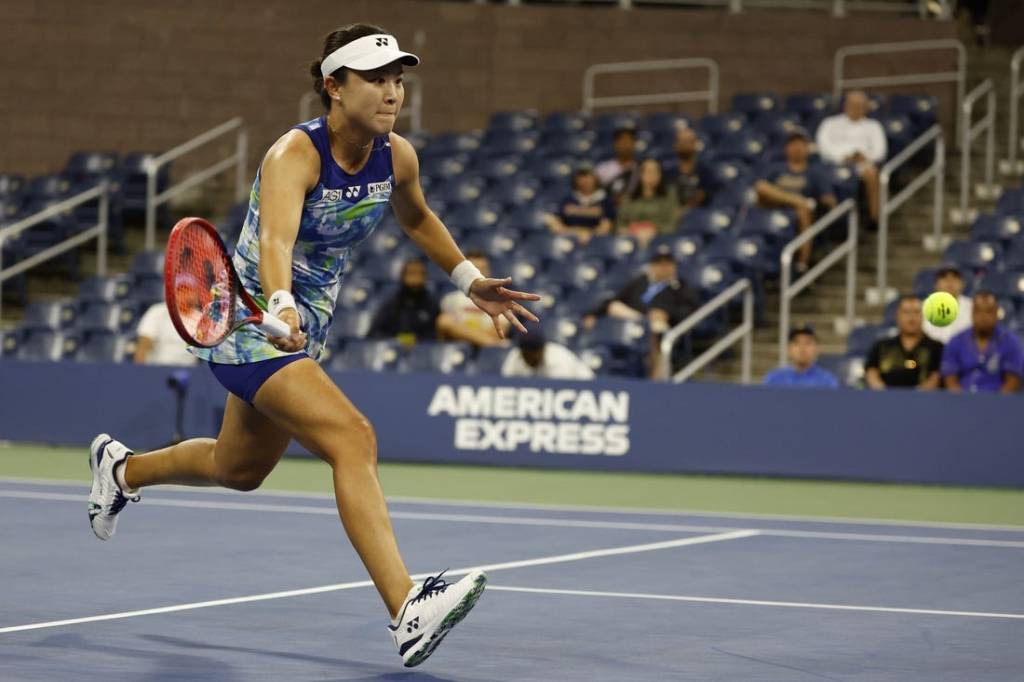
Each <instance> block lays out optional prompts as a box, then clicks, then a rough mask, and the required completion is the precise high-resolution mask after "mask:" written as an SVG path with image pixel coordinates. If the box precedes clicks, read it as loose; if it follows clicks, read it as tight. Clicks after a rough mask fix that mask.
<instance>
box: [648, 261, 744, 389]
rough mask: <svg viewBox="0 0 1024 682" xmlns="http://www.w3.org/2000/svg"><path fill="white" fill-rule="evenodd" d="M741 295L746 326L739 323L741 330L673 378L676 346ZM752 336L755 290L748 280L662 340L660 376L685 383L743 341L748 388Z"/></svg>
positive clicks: (715, 344)
mask: <svg viewBox="0 0 1024 682" xmlns="http://www.w3.org/2000/svg"><path fill="white" fill-rule="evenodd" d="M740 294H743V322H742V323H740V326H738V327H736V328H735V329H733V330H732V331H730V332H729V333H728V334H726V335H725V336H723V337H722V338H720V339H719V340H718V341H716V342H715V343H714V345H712V346H711V347H710V348H708V349H707V350H706V351H704V352H703V353H701V354H700V355H699V356H697V357H696V358H694V359H693V360H691V361H690V362H689V363H687V365H686V366H685V367H683V368H682V369H681V370H679V371H678V372H676V373H675V374H672V349H673V348H674V347H675V345H676V342H677V341H678V340H679V339H681V338H682V337H683V336H684V335H685V334H687V333H688V332H690V330H692V329H693V328H694V327H696V326H697V325H698V324H700V323H701V322H702V321H704V320H705V319H707V318H708V317H709V316H710V315H711V314H713V313H715V312H717V311H718V309H719V308H721V307H722V306H724V305H726V304H727V303H729V302H730V301H732V300H733V299H734V298H736V297H737V296H739V295H740ZM753 335H754V289H753V287H752V286H751V285H750V280H749V279H741V280H740V281H738V282H735V283H734V284H733V285H732V286H730V287H729V288H728V289H726V290H725V291H723V292H721V293H720V294H718V295H717V296H715V297H714V298H712V299H711V300H710V301H708V302H707V303H705V304H704V305H702V306H701V307H700V308H698V309H697V310H695V311H694V312H693V313H692V314H691V315H690V316H689V317H687V318H686V319H685V320H683V321H682V322H680V323H679V324H677V325H676V326H674V327H672V329H670V330H668V331H667V332H665V336H663V337H662V339H661V367H660V368H659V370H660V374H659V376H661V377H663V378H665V379H669V378H671V380H672V381H674V382H676V383H682V382H684V381H686V380H687V379H689V378H690V377H692V376H693V375H694V374H696V373H697V372H699V371H700V370H702V369H704V366H705V365H707V364H708V363H709V362H711V361H712V360H714V359H715V358H717V357H718V356H719V355H721V354H722V353H723V352H724V351H725V350H726V349H727V348H729V347H730V346H732V345H733V344H734V343H736V341H737V340H739V339H740V338H741V337H742V339H743V349H742V351H741V356H740V357H741V363H742V365H741V367H742V369H741V380H742V382H743V383H745V384H749V383H750V362H751V353H752V348H753V345H752V344H753Z"/></svg>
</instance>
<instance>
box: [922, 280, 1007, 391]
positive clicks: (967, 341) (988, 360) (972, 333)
mask: <svg viewBox="0 0 1024 682" xmlns="http://www.w3.org/2000/svg"><path fill="white" fill-rule="evenodd" d="M971 317H972V320H973V322H974V326H973V327H972V328H971V329H968V330H966V331H963V332H960V333H959V334H957V335H956V336H954V337H953V338H952V339H951V340H950V342H949V345H947V346H946V350H945V352H944V353H943V354H942V380H943V382H944V383H945V385H946V389H947V390H949V391H953V392H956V393H960V392H963V391H966V392H968V393H1016V392H1017V391H1018V390H1020V381H1021V375H1022V374H1024V350H1022V348H1021V342H1020V339H1018V338H1017V335H1016V334H1014V333H1013V332H1011V331H1010V330H1009V329H1006V328H1005V327H1003V326H1002V325H1000V324H999V302H998V301H997V300H996V295H995V294H993V293H992V292H991V291H979V292H978V293H977V294H975V296H974V308H973V310H972V311H971Z"/></svg>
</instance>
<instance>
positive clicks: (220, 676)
mask: <svg viewBox="0 0 1024 682" xmlns="http://www.w3.org/2000/svg"><path fill="white" fill-rule="evenodd" d="M31 646H34V647H48V648H54V649H65V650H67V649H73V650H76V651H83V652H87V653H88V654H90V655H91V656H92V657H105V656H122V657H124V658H125V659H128V660H130V661H132V662H133V663H130V664H125V665H124V666H123V667H122V668H121V672H127V673H128V674H130V675H131V679H133V680H140V681H145V682H184V681H185V680H189V681H195V680H217V682H235V681H236V680H238V681H240V680H242V678H241V677H239V676H238V674H236V672H235V670H234V668H232V667H231V666H230V665H228V664H227V663H224V662H223V661H219V660H217V659H216V658H212V657H207V656H194V655H190V654H179V653H173V652H165V651H149V650H146V649H136V648H132V647H127V646H111V645H109V644H103V643H99V642H93V641H90V640H89V639H87V638H86V637H83V636H82V635H76V634H60V635H52V636H50V637H46V638H45V639H42V640H40V641H38V642H34V643H32V644H31ZM89 658H90V657H89V656H80V655H79V656H76V657H75V662H74V666H75V669H76V671H82V670H85V669H88V667H89ZM108 666H109V662H104V667H108ZM142 668H147V669H146V670H143V669H142ZM137 669H138V670H137ZM54 679H61V678H59V677H54Z"/></svg>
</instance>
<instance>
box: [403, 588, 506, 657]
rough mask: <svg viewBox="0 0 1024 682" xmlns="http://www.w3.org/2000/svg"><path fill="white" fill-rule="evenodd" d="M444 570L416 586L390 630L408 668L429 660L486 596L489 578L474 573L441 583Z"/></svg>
mask: <svg viewBox="0 0 1024 682" xmlns="http://www.w3.org/2000/svg"><path fill="white" fill-rule="evenodd" d="M442 575H444V571H441V573H440V574H438V575H436V576H431V577H429V578H427V579H426V580H425V581H424V582H423V584H422V585H414V586H413V588H412V589H411V590H409V596H408V597H406V599H405V604H403V605H402V608H401V610H400V611H399V612H398V616H397V617H396V618H395V620H393V621H391V625H389V626H388V630H390V631H391V636H392V637H393V638H394V640H395V646H397V647H398V654H399V655H400V656H401V657H402V662H403V663H404V664H405V667H406V668H411V667H413V666H416V665H419V664H420V663H422V662H423V661H425V660H427V657H428V656H430V654H432V653H434V649H436V648H437V645H438V644H440V643H441V640H442V639H444V637H445V635H447V634H448V632H449V631H450V630H451V629H452V628H453V627H455V626H456V625H457V624H458V623H459V621H461V620H462V619H463V618H465V617H466V614H467V613H469V611H470V609H472V608H473V606H474V605H475V604H476V602H477V600H478V599H479V598H480V595H481V594H483V591H484V586H485V585H486V584H487V575H486V574H485V573H484V572H483V571H473V572H472V573H470V574H469V575H467V576H466V577H465V578H463V579H462V580H460V581H459V582H457V583H446V582H445V581H444V580H441V576H442Z"/></svg>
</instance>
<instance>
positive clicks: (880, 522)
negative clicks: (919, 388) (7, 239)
mask: <svg viewBox="0 0 1024 682" xmlns="http://www.w3.org/2000/svg"><path fill="white" fill-rule="evenodd" d="M822 482H824V483H828V481H822ZM0 483H11V484H15V485H17V484H32V485H51V486H73V487H86V488H87V487H88V486H89V482H88V481H73V480H67V479H48V478H26V477H18V476H8V477H3V476H0ZM161 488H162V489H165V490H181V491H188V492H192V493H200V494H207V495H226V496H236V495H245V496H247V497H253V496H255V497H294V498H302V499H319V500H334V495H332V494H330V493H311V492H302V491H291V490H266V489H260V490H254V491H251V492H245V493H241V492H236V491H233V490H226V489H224V488H217V487H198V486H197V487H192V486H179V485H168V486H161ZM387 500H388V502H395V503H401V504H423V505H434V506H446V507H490V508H492V509H522V510H533V511H571V512H583V513H592V514H631V515H637V516H642V515H647V516H700V517H706V518H723V519H738V520H764V521H793V522H801V523H823V524H828V523H833V524H849V525H854V526H897V527H899V526H906V527H909V528H913V527H920V528H948V529H950V530H993V531H1008V532H1016V533H1024V518H1022V521H1021V523H1020V524H1017V525H1014V524H997V523H955V522H945V521H912V520H907V521H900V520H897V519H879V518H871V517H864V518H858V517H850V516H805V515H800V514H756V513H751V512H729V511H708V510H706V509H663V508H658V507H650V508H647V507H616V506H600V505H575V504H539V503H537V504H535V503H528V502H493V501H487V500H447V499H438V498H432V497H406V496H402V495H388V496H387Z"/></svg>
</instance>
